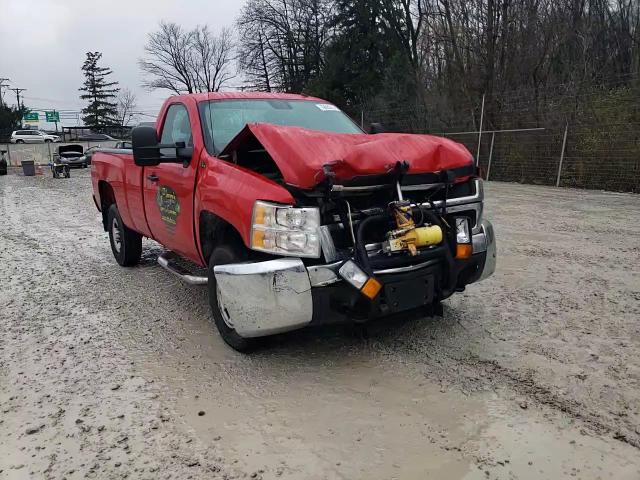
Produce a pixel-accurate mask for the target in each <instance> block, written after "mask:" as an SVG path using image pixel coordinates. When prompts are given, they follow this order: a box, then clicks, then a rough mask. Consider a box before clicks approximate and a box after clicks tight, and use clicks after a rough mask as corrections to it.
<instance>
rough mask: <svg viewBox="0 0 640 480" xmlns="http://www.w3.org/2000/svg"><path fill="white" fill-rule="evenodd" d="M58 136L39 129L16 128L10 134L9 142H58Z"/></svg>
mask: <svg viewBox="0 0 640 480" xmlns="http://www.w3.org/2000/svg"><path fill="white" fill-rule="evenodd" d="M59 141H60V137H58V136H57V135H49V134H48V133H44V132H41V131H40V130H16V131H15V132H13V133H12V134H11V143H48V142H59Z"/></svg>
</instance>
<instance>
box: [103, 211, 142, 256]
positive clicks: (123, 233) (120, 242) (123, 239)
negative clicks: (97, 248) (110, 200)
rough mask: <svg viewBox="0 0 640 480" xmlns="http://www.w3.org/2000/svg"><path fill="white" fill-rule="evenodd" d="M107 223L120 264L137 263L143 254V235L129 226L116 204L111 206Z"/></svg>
mask: <svg viewBox="0 0 640 480" xmlns="http://www.w3.org/2000/svg"><path fill="white" fill-rule="evenodd" d="M107 225H108V227H109V242H110V243H111V251H112V252H113V256H114V257H115V259H116V261H117V262H118V264H119V265H120V266H122V267H131V266H133V265H136V264H137V263H138V262H139V261H140V256H141V255H142V235H140V234H139V233H138V232H134V231H133V230H130V229H129V228H127V226H126V225H125V224H124V223H123V222H122V218H121V217H120V212H118V207H116V205H115V204H112V205H111V206H110V207H109V211H108V213H107Z"/></svg>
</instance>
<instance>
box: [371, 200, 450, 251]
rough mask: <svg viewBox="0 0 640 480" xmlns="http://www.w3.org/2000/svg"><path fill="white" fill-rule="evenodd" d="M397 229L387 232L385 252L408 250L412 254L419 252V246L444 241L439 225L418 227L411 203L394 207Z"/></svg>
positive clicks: (384, 244) (383, 246)
mask: <svg viewBox="0 0 640 480" xmlns="http://www.w3.org/2000/svg"><path fill="white" fill-rule="evenodd" d="M393 214H394V217H395V220H396V227H397V229H396V230H393V231H391V232H388V233H387V240H386V241H385V242H384V243H383V245H382V248H383V250H384V251H385V252H388V253H390V252H399V251H402V250H408V251H409V253H410V254H411V255H417V254H418V248H420V247H428V246H431V245H438V244H439V243H441V242H442V238H443V234H442V229H441V228H440V227H439V226H438V225H430V226H425V227H419V228H416V226H415V222H414V221H413V218H412V216H411V207H410V206H409V205H401V206H400V205H397V206H394V207H393Z"/></svg>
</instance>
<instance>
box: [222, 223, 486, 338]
mask: <svg viewBox="0 0 640 480" xmlns="http://www.w3.org/2000/svg"><path fill="white" fill-rule="evenodd" d="M341 264H342V262H334V263H331V264H327V265H313V266H305V264H304V263H303V262H302V260H301V259H300V258H279V259H276V260H269V261H266V262H254V263H235V264H227V265H218V266H216V267H214V274H215V277H216V283H217V285H218V288H219V291H220V293H219V299H220V301H222V302H223V304H224V308H226V309H227V311H228V313H229V316H230V317H231V318H232V319H233V325H234V328H235V330H236V332H237V333H238V335H240V336H242V337H261V336H265V335H272V334H276V333H281V332H285V331H289V330H295V329H297V328H301V327H304V326H306V325H309V324H312V323H313V324H319V323H330V322H332V321H336V320H338V321H339V320H342V319H346V318H349V317H354V316H355V317H358V318H359V319H360V320H363V319H364V320H366V319H367V318H373V317H377V316H381V315H386V314H389V313H395V312H397V311H402V310H403V309H404V308H403V307H404V306H408V308H415V307H416V306H417V305H418V304H419V303H423V304H424V305H431V304H433V303H434V302H436V301H439V300H444V298H441V296H440V295H439V291H440V288H439V285H438V278H439V276H440V274H441V272H442V265H441V263H440V262H438V261H437V260H430V261H427V262H423V263H420V264H415V265H408V266H403V267H397V268H386V269H384V270H377V271H375V272H374V274H375V276H376V277H377V278H378V279H379V280H381V281H382V283H383V284H394V285H401V286H411V285H414V284H415V285H420V287H419V288H421V290H420V292H422V293H420V295H421V297H420V298H421V300H420V302H416V301H415V299H412V298H407V297H406V296H404V298H403V297H402V296H401V297H399V298H400V299H399V300H398V301H395V299H394V301H393V302H386V301H385V300H386V299H385V298H384V294H383V298H382V299H378V300H377V301H376V302H373V303H371V302H369V301H368V300H367V301H366V302H369V303H366V302H363V301H362V299H363V298H364V297H362V295H361V294H360V293H359V292H357V291H356V290H355V289H353V288H352V287H351V286H350V285H348V284H346V282H344V281H343V280H342V279H341V278H340V277H339V276H338V269H339V268H340V265H341ZM457 267H458V269H459V272H458V279H459V283H458V286H459V288H463V287H464V286H465V285H467V284H470V283H474V282H477V281H480V280H483V279H485V278H487V277H489V276H490V275H491V274H493V272H494V271H495V267H496V242H495V235H494V231H493V226H492V225H491V223H490V222H489V221H487V220H483V221H482V223H481V225H480V231H479V232H478V233H476V234H474V235H473V255H472V257H471V258H470V259H468V260H464V261H459V262H457ZM416 282H417V283H416ZM425 284H426V285H427V287H424V285H425ZM393 290H395V289H393ZM365 303H366V304H365ZM330 316H331V317H334V318H328V317H330ZM363 317H364V318H363Z"/></svg>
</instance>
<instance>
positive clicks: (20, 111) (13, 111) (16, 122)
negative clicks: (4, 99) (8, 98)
mask: <svg viewBox="0 0 640 480" xmlns="http://www.w3.org/2000/svg"><path fill="white" fill-rule="evenodd" d="M28 111H29V109H28V108H25V107H10V106H9V105H6V104H5V103H2V104H1V105H0V136H2V135H3V134H6V135H7V136H8V134H9V133H10V132H11V131H12V130H17V129H19V128H20V127H21V126H22V117H23V116H24V114H25V113H27V112H28Z"/></svg>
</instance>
